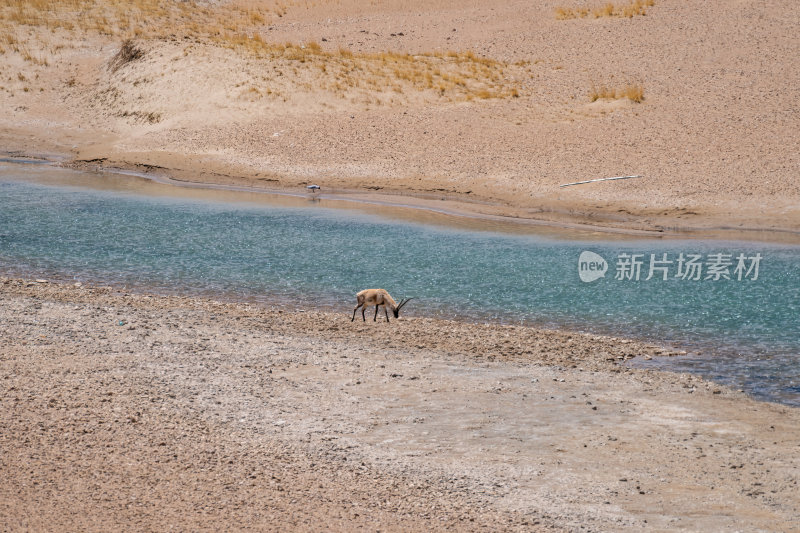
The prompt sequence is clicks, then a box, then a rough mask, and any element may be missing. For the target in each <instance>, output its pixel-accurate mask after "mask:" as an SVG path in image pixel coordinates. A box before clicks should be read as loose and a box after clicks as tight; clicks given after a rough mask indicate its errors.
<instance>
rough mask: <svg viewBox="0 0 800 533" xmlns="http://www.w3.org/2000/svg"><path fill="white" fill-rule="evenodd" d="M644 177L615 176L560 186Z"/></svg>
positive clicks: (566, 185)
mask: <svg viewBox="0 0 800 533" xmlns="http://www.w3.org/2000/svg"><path fill="white" fill-rule="evenodd" d="M642 177H644V176H639V175H637V176H615V177H613V178H597V179H595V180H586V181H576V182H573V183H565V184H564V185H559V187H569V186H570V185H581V184H583V183H594V182H595V181H611V180H627V179H630V178H642Z"/></svg>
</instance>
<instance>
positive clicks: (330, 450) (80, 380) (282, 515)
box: [0, 278, 800, 530]
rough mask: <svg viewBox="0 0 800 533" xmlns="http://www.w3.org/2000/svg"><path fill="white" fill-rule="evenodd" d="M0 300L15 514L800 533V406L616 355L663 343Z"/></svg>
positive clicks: (84, 290) (23, 519) (35, 285)
mask: <svg viewBox="0 0 800 533" xmlns="http://www.w3.org/2000/svg"><path fill="white" fill-rule="evenodd" d="M0 300H2V306H0V318H1V319H2V323H3V324H4V330H3V334H2V336H0V346H2V353H3V358H2V360H0V364H1V365H2V370H3V375H4V387H3V389H2V394H3V398H2V401H3V404H4V405H6V406H7V407H6V408H4V415H3V416H2V418H0V424H1V425H2V426H3V427H2V434H3V435H4V439H3V440H1V441H0V448H2V456H3V457H4V458H6V459H5V461H4V463H3V464H2V465H0V470H1V471H2V475H3V477H4V479H7V480H8V483H6V484H4V487H5V488H4V489H0V491H2V501H3V502H4V507H3V511H2V514H3V516H4V518H5V522H6V523H7V524H16V525H19V526H28V527H34V528H35V527H36V526H37V525H43V524H45V523H48V524H51V525H52V524H58V525H60V526H63V527H65V528H73V529H74V528H76V527H90V528H91V527H93V528H100V529H103V528H105V529H108V528H113V526H114V525H115V524H120V523H126V524H128V525H129V526H130V527H132V528H133V529H136V530H141V529H148V528H152V527H155V526H156V524H160V525H161V526H162V527H163V526H164V525H165V524H169V525H171V526H173V527H178V528H183V529H186V528H192V527H198V526H199V525H200V524H201V523H202V524H203V525H204V526H205V527H208V526H209V525H211V526H213V525H215V524H216V525H222V524H228V525H230V524H231V523H238V524H245V523H246V524H250V525H252V526H253V527H259V526H264V527H268V524H273V525H274V524H276V523H281V524H284V525H285V524H295V525H297V526H298V527H308V528H312V529H313V528H314V527H315V526H322V525H327V526H329V527H332V528H333V529H336V530H345V529H352V528H353V527H370V528H373V529H374V528H381V529H384V528H386V527H389V528H390V529H391V527H402V528H411V529H418V530H419V529H420V528H422V529H432V530H440V529H448V528H449V529H452V528H458V529H467V530H472V529H482V528H489V529H497V528H498V527H501V528H503V529H526V530H530V529H536V526H538V528H541V529H543V530H545V529H548V530H549V529H564V528H567V529H569V528H571V527H573V525H575V524H582V525H585V526H587V527H588V528H589V529H601V530H608V529H609V528H612V529H616V530H621V529H622V530H625V529H630V530H640V529H642V528H656V529H659V528H660V529H663V528H665V527H666V528H671V527H676V524H679V523H680V521H681V520H685V519H686V517H687V516H691V517H692V519H691V524H688V523H684V524H683V525H684V527H685V526H690V527H692V528H695V529H697V528H704V526H708V527H717V528H718V527H724V528H728V527H738V528H745V529H750V528H753V529H758V528H763V529H785V528H786V527H789V525H790V524H792V523H793V521H794V520H796V518H797V516H798V512H800V499H799V498H798V496H797V491H796V482H797V480H796V472H797V471H798V468H799V467H800V465H798V460H797V455H796V454H795V453H794V449H795V448H796V443H797V441H798V439H800V433H799V432H800V429H798V428H800V424H799V423H798V422H800V410H798V409H793V408H790V407H786V406H782V405H777V404H770V403H765V402H758V401H754V400H752V399H750V398H749V397H747V396H746V395H744V394H742V393H740V392H735V391H733V390H731V389H728V388H726V387H722V386H718V385H716V384H714V383H711V382H708V381H705V380H702V379H700V378H697V377H694V376H690V375H686V374H681V375H677V374H672V373H667V372H657V371H646V370H637V369H630V368H626V367H624V366H621V365H620V364H619V363H620V362H623V361H625V360H628V359H630V358H631V357H634V356H637V357H638V356H653V355H660V354H663V353H665V352H664V351H663V349H662V348H659V347H657V346H654V345H651V344H645V343H640V342H636V341H629V340H625V339H620V338H614V337H604V336H599V335H587V334H575V333H570V332H565V331H546V330H538V329H535V328H528V327H520V326H500V325H490V324H461V323H457V322H452V321H446V320H437V319H425V318H409V319H404V320H399V321H392V322H391V323H389V324H386V323H385V322H377V323H376V322H372V321H368V322H366V323H363V322H360V321H357V322H351V321H350V319H349V317H345V316H343V315H342V314H341V313H337V314H330V313H325V312H318V311H307V312H292V311H288V310H285V309H280V308H274V309H270V308H264V307H263V306H256V305H248V304H242V303H224V302H218V301H214V300H208V299H203V298H183V297H176V296H172V297H169V296H158V295H152V294H134V293H127V292H125V291H122V290H113V289H108V288H93V287H88V286H83V285H80V286H75V285H70V284H57V283H50V282H42V283H40V282H36V281H34V280H27V281H26V280H20V279H9V278H3V279H0ZM687 441H688V442H687ZM86 450H94V451H93V452H91V453H90V454H87V452H86ZM228 457H230V458H231V461H228ZM24 465H27V466H24ZM187 471H188V473H189V474H190V475H191V479H192V481H191V483H189V484H186V483H184V482H182V481H181V479H182V477H181V476H183V475H184V474H185V473H187ZM244 480H246V482H244V483H242V481H244ZM100 494H102V495H104V496H103V497H102V498H97V495H100ZM131 501H136V502H137V503H136V504H135V505H130V502H131ZM708 502H714V504H713V505H708ZM32 505H36V506H37V513H31V512H30V511H31V507H30V506H32ZM265 509H268V512H266V513H265V512H264V510H265ZM39 521H41V522H39ZM91 521H95V522H92V523H90V522H91ZM676 521H677V522H676ZM392 524H393V526H392ZM500 524H503V525H502V526H500Z"/></svg>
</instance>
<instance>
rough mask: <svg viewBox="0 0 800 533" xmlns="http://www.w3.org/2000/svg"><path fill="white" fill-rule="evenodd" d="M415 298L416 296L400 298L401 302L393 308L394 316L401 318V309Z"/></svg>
mask: <svg viewBox="0 0 800 533" xmlns="http://www.w3.org/2000/svg"><path fill="white" fill-rule="evenodd" d="M413 299H414V298H408V299H406V300H400V303H399V304H397V307H395V308H394V309H392V312H393V313H394V317H395V318H400V309H402V308H403V306H404V305H406V304H407V303H408V302H410V301H411V300H413Z"/></svg>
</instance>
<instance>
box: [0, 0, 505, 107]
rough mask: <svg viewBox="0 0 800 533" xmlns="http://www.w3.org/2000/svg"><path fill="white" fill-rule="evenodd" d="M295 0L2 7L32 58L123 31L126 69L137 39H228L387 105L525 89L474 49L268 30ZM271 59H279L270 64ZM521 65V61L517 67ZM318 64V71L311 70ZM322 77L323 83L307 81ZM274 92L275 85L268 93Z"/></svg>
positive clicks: (58, 1) (19, 46)
mask: <svg viewBox="0 0 800 533" xmlns="http://www.w3.org/2000/svg"><path fill="white" fill-rule="evenodd" d="M287 9H288V8H287V5H286V4H285V3H282V2H275V1H273V0H261V1H259V0H248V1H244V0H233V1H231V2H225V3H224V4H217V3H209V2H195V1H186V2H164V1H158V0H132V1H122V0H89V1H78V0H32V1H23V0H10V1H9V2H7V3H6V4H5V5H4V6H0V46H2V50H3V51H6V49H8V50H10V51H11V52H16V53H18V54H20V57H21V58H22V59H23V60H24V61H27V62H31V63H34V64H37V65H46V64H47V60H46V58H45V54H44V52H45V51H47V50H48V49H51V48H52V46H51V45H50V42H49V38H48V34H53V33H56V32H67V33H76V32H81V33H89V34H92V33H94V34H98V35H100V36H106V37H108V38H115V39H116V38H119V39H121V40H122V42H123V45H122V47H121V49H120V52H118V53H117V55H116V56H115V57H114V58H113V59H112V61H111V62H110V63H109V68H110V70H111V71H112V72H113V71H116V70H117V69H119V68H120V67H121V66H122V65H124V64H125V63H127V62H129V61H131V60H133V59H136V57H132V56H129V55H128V54H131V53H133V52H134V50H137V51H138V52H139V53H140V54H141V53H142V50H141V48H137V45H135V44H134V39H135V40H136V41H145V40H164V41H173V42H174V41H182V42H194V43H201V44H207V45H214V46H221V47H224V48H227V49H231V50H232V51H234V52H236V53H239V54H243V55H244V56H245V57H248V58H256V59H260V60H263V61H264V62H265V64H264V68H265V69H267V68H269V66H274V65H275V64H277V65H279V68H280V69H283V70H287V69H288V70H290V71H291V72H292V74H293V76H292V79H294V80H299V81H298V83H299V85H300V87H299V89H301V90H311V89H321V90H326V91H329V92H332V93H334V94H337V95H339V96H340V97H342V98H347V97H351V96H352V95H351V94H350V92H351V91H352V90H353V89H355V90H362V91H367V90H368V91H374V92H376V93H377V94H376V96H375V97H374V98H373V100H374V101H375V102H377V103H385V102H390V101H392V98H390V97H388V96H381V94H390V93H391V94H392V95H394V96H396V95H401V94H403V93H404V92H406V91H425V92H429V93H430V94H432V95H436V96H438V97H443V98H445V100H447V101H463V100H472V99H487V98H506V97H518V96H519V94H520V88H519V86H518V85H517V84H515V83H513V82H509V81H508V80H507V79H506V77H505V76H504V69H505V68H507V67H509V66H508V65H505V64H504V63H502V62H499V61H495V60H492V59H488V58H485V57H480V56H479V55H477V54H475V53H473V52H470V51H463V52H459V51H446V52H423V53H417V54H408V53H396V52H392V51H383V52H375V53H362V52H353V51H351V50H349V49H347V48H343V47H336V48H331V49H325V48H323V47H322V46H321V45H320V44H319V43H317V42H316V41H310V42H306V43H292V42H285V43H276V42H271V41H269V40H268V39H266V38H265V37H264V31H265V29H266V25H267V24H268V23H269V21H270V20H272V19H273V18H275V17H282V16H283V15H284V14H285V13H286V11H287ZM267 63H269V65H267ZM511 68H514V67H511ZM309 72H313V74H314V76H304V75H303V73H309ZM309 78H320V79H319V80H318V81H313V82H311V81H303V80H308V79H309ZM265 92H266V91H265Z"/></svg>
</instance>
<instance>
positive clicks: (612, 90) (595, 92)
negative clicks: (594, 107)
mask: <svg viewBox="0 0 800 533" xmlns="http://www.w3.org/2000/svg"><path fill="white" fill-rule="evenodd" d="M623 98H627V99H628V100H630V101H631V102H636V103H637V104H638V103H641V102H642V101H644V86H643V85H642V84H641V83H629V84H627V85H624V86H622V87H612V86H609V85H606V84H596V83H592V87H591V89H590V90H589V99H590V100H591V101H592V102H596V101H597V100H601V99H608V100H620V99H623Z"/></svg>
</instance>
